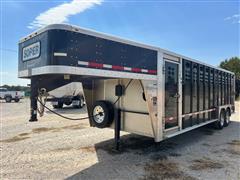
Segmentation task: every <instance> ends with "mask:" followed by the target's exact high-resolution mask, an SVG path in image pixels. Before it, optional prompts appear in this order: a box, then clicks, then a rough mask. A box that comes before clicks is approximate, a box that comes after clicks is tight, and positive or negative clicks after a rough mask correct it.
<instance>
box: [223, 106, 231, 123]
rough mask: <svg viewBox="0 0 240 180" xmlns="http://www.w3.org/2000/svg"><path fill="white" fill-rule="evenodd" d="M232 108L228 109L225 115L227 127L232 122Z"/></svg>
mask: <svg viewBox="0 0 240 180" xmlns="http://www.w3.org/2000/svg"><path fill="white" fill-rule="evenodd" d="M230 116H231V115H230V110H229V109H227V111H226V116H225V121H224V126H225V127H227V126H228V125H229V123H230Z"/></svg>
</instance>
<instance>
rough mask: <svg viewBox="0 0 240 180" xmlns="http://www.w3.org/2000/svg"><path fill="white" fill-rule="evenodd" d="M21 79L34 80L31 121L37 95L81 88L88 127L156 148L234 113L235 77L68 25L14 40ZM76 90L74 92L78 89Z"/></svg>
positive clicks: (224, 121) (223, 124)
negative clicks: (150, 141)
mask: <svg viewBox="0 0 240 180" xmlns="http://www.w3.org/2000/svg"><path fill="white" fill-rule="evenodd" d="M18 70H19V71H18V73H19V74H18V76H19V77H20V78H29V79H31V118H30V121H37V98H36V97H38V96H39V95H40V94H39V90H43V89H44V91H45V92H46V93H49V92H51V91H52V90H53V89H56V88H59V87H61V86H64V85H67V84H69V83H72V82H81V83H82V88H83V92H84V98H85V100H86V106H87V107H86V108H87V110H88V113H89V117H90V125H91V126H95V127H98V128H106V127H110V128H114V127H115V142H116V148H118V144H119V138H120V136H119V133H120V130H122V131H127V132H130V133H135V134H139V135H143V136H149V137H152V138H154V140H155V142H160V141H162V140H164V139H167V138H170V137H173V136H176V135H178V134H181V133H185V132H187V131H190V130H192V129H195V128H198V127H200V126H204V125H206V124H209V123H214V124H215V126H216V127H217V128H218V129H222V128H223V127H226V126H228V124H229V123H230V116H231V114H232V113H233V112H234V111H235V105H234V100H235V75H234V73H232V72H230V71H227V70H224V69H221V68H218V67H214V66H211V65H207V64H205V63H203V62H200V61H197V60H194V59H192V58H189V57H186V56H183V55H180V54H177V53H174V52H171V51H168V50H164V49H161V48H159V47H153V46H149V45H145V44H141V43H137V42H133V41H130V40H125V39H121V38H118V37H114V36H111V35H106V34H103V33H99V32H95V31H91V30H87V29H82V28H79V27H76V26H71V25H63V24H58V25H49V26H46V27H45V28H43V29H40V30H39V31H36V32H34V33H32V34H31V35H29V36H26V37H24V38H23V39H21V40H20V42H19V61H18ZM76 90H77V89H76Z"/></svg>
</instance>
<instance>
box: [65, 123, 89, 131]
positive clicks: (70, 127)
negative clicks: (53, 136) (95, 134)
mask: <svg viewBox="0 0 240 180" xmlns="http://www.w3.org/2000/svg"><path fill="white" fill-rule="evenodd" d="M85 128H86V126H84V125H82V124H75V125H70V126H63V127H61V129H71V130H77V129H85Z"/></svg>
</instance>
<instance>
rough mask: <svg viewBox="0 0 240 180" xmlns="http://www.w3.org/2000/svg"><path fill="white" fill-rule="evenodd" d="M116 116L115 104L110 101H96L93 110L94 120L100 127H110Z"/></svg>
mask: <svg viewBox="0 0 240 180" xmlns="http://www.w3.org/2000/svg"><path fill="white" fill-rule="evenodd" d="M113 118H114V108H113V105H112V104H111V103H110V102H108V101H96V102H95V104H94V106H93V111H92V117H91V119H92V122H93V124H94V125H95V126H96V127H98V128H105V127H108V126H109V125H110V124H111V123H112V122H113Z"/></svg>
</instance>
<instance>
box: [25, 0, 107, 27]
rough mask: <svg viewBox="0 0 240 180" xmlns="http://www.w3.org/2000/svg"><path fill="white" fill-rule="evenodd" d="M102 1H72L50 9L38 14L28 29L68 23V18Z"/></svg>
mask: <svg viewBox="0 0 240 180" xmlns="http://www.w3.org/2000/svg"><path fill="white" fill-rule="evenodd" d="M102 2H103V0H72V1H71V2H69V3H63V4H60V5H58V6H56V7H52V8H50V9H48V10H47V11H45V12H43V13H41V14H39V15H38V16H37V17H36V18H35V20H34V21H33V22H31V23H30V25H29V26H28V28H30V29H36V28H40V27H42V26H46V25H48V24H54V23H65V22H68V18H69V17H70V16H73V15H76V14H79V13H81V12H83V11H85V10H87V9H89V8H92V7H94V6H95V5H100V4H101V3H102Z"/></svg>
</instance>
